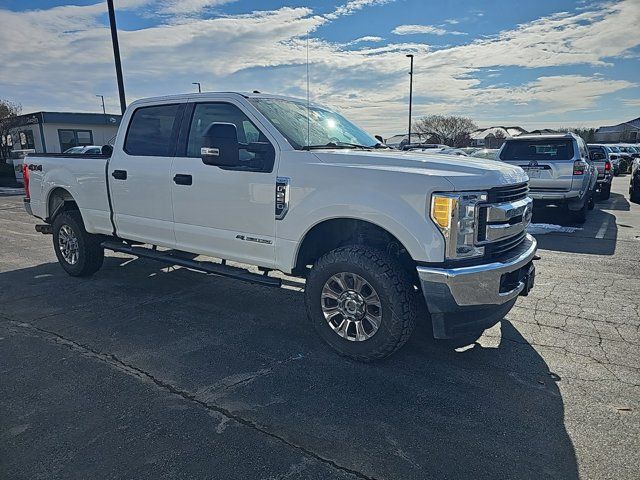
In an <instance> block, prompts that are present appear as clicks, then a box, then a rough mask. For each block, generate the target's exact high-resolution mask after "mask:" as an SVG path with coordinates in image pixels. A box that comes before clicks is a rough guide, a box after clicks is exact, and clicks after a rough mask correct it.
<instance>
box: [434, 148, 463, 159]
mask: <svg viewBox="0 0 640 480" xmlns="http://www.w3.org/2000/svg"><path fill="white" fill-rule="evenodd" d="M438 153H442V154H443V155H457V156H459V157H468V156H469V155H468V154H467V152H465V151H464V150H462V149H461V148H449V147H447V148H441V149H440V150H438Z"/></svg>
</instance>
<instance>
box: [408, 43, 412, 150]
mask: <svg viewBox="0 0 640 480" xmlns="http://www.w3.org/2000/svg"><path fill="white" fill-rule="evenodd" d="M407 57H408V58H410V59H411V70H410V71H409V139H408V144H409V145H411V106H412V103H413V55H412V54H411V53H409V54H408V55H407Z"/></svg>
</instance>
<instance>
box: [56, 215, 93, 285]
mask: <svg viewBox="0 0 640 480" xmlns="http://www.w3.org/2000/svg"><path fill="white" fill-rule="evenodd" d="M61 237H62V239H63V240H62V242H61ZM69 239H72V240H71V242H72V243H73V244H74V247H73V248H72V249H71V250H70V249H68V248H67V250H66V252H65V248H64V247H63V246H67V245H69ZM53 249H54V250H55V252H56V257H58V262H60V265H61V266H62V268H63V269H64V270H65V271H66V272H67V273H68V274H69V275H71V276H72V277H87V276H89V275H92V274H94V273H95V272H97V271H98V270H100V267H102V262H103V261H104V249H103V248H102V246H101V245H100V237H99V236H97V235H92V234H90V233H88V232H87V231H86V230H85V228H84V222H83V221H82V216H81V215H80V212H79V211H78V210H67V211H64V212H62V213H60V214H59V215H58V216H56V218H55V219H54V221H53ZM69 252H75V254H73V253H69Z"/></svg>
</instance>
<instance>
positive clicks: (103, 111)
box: [96, 95, 107, 115]
mask: <svg viewBox="0 0 640 480" xmlns="http://www.w3.org/2000/svg"><path fill="white" fill-rule="evenodd" d="M96 97H100V98H101V99H102V113H103V114H104V115H106V114H107V111H106V110H105V108H104V95H96Z"/></svg>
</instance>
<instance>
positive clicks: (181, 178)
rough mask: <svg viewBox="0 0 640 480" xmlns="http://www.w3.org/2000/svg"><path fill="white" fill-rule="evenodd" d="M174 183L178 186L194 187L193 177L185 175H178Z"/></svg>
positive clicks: (174, 178)
mask: <svg viewBox="0 0 640 480" xmlns="http://www.w3.org/2000/svg"><path fill="white" fill-rule="evenodd" d="M173 182H174V183H175V184H176V185H193V177H192V176H191V175H186V174H184V173H176V175H175V177H173Z"/></svg>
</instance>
